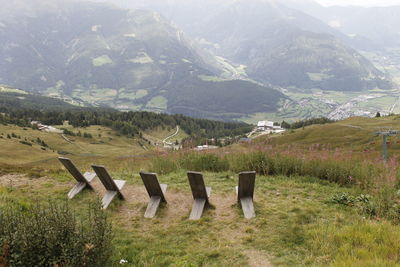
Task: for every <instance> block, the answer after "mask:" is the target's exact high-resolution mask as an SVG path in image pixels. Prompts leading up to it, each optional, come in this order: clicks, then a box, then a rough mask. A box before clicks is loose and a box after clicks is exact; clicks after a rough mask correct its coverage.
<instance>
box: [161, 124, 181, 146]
mask: <svg viewBox="0 0 400 267" xmlns="http://www.w3.org/2000/svg"><path fill="white" fill-rule="evenodd" d="M178 133H179V126H178V125H177V126H176V132H175V133H174V134H171V135H170V136H168V137H166V138H165V139H164V140H163V143H164V144H165V143H167V140H168V139H170V138H172V137H174V136H176V135H177V134H178Z"/></svg>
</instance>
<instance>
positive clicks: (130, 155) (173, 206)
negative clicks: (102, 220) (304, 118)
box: [0, 118, 400, 266]
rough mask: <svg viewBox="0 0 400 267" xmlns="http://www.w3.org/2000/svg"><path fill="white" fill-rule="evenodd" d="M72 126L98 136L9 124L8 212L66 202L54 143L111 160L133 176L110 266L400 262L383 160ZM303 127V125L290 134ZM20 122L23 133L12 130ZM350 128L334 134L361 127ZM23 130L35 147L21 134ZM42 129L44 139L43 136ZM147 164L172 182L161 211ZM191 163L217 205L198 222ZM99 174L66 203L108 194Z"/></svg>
mask: <svg viewBox="0 0 400 267" xmlns="http://www.w3.org/2000/svg"><path fill="white" fill-rule="evenodd" d="M341 123H343V124H345V125H349V124H353V123H354V124H357V123H358V125H361V126H365V127H367V128H374V127H375V126H377V125H378V126H380V125H386V124H388V123H391V121H390V120H389V119H388V118H383V119H381V121H365V120H363V119H358V118H355V119H353V120H349V121H344V122H341ZM333 125H335V124H329V125H325V126H323V127H329V126H333ZM361 126H360V127H361ZM63 127H66V128H68V129H70V130H72V131H82V132H87V133H90V134H91V135H92V138H84V137H68V138H70V139H73V140H70V142H68V141H66V140H65V139H63V138H62V137H61V136H59V135H58V134H56V133H44V132H40V131H37V130H32V129H24V128H22V127H17V126H13V125H7V126H5V125H1V126H0V145H1V147H3V148H6V149H2V150H1V151H0V162H1V164H0V200H1V201H0V203H1V204H0V211H2V210H3V209H5V208H7V207H11V206H9V205H14V206H13V207H23V209H24V210H25V211H26V210H28V209H29V208H30V207H34V205H36V203H46V202H48V201H50V202H52V204H53V205H55V204H60V205H62V204H63V203H65V199H66V197H67V196H66V195H67V193H68V191H69V190H70V188H71V187H72V186H73V185H74V180H73V179H72V178H71V176H70V175H69V174H68V173H67V172H66V171H65V170H64V169H62V167H61V165H60V163H59V162H58V161H57V159H56V158H57V156H59V155H60V152H61V151H58V153H57V152H56V151H54V152H53V149H56V150H63V152H62V153H61V154H62V155H63V156H66V157H70V158H72V159H73V160H74V162H76V164H77V166H78V167H79V169H80V170H82V171H90V164H104V165H105V166H106V167H107V168H108V170H109V172H110V174H111V175H112V176H113V178H115V179H124V180H127V185H126V186H125V187H124V188H123V190H122V193H123V194H124V195H125V196H126V199H125V200H124V201H122V200H116V201H115V202H114V203H112V205H111V206H110V207H109V208H108V209H107V211H106V215H107V216H108V217H109V219H110V222H111V224H112V231H113V235H114V238H113V241H112V247H113V248H114V250H113V251H112V253H111V256H110V258H109V262H107V263H103V264H105V265H106V266H119V265H120V262H121V261H122V260H124V262H125V261H126V262H125V265H126V266H198V265H205V266H225V265H231V266H303V265H317V266H320V265H332V266H337V265H338V266H365V265H378V266H387V265H396V264H397V263H398V262H399V259H398V255H399V254H398V252H399V249H400V248H399V247H398V246H396V245H393V244H397V243H398V242H399V240H400V230H399V227H398V222H399V220H400V218H399V216H398V213H396V210H397V206H396V204H395V203H397V201H398V194H396V192H397V186H396V185H394V186H393V185H392V184H390V183H389V181H390V180H384V179H386V178H390V177H391V176H390V175H392V174H391V173H392V172H391V170H390V168H387V165H382V164H381V163H380V162H374V164H373V165H372V164H371V163H370V162H366V161H360V160H358V159H357V158H349V157H348V156H346V157H343V156H344V155H345V154H341V156H340V157H338V158H333V157H331V158H327V157H319V156H318V155H323V153H324V152H323V151H321V152H318V151H314V152H313V153H314V154H313V155H311V156H305V154H301V155H300V156H297V157H294V156H293V155H295V153H298V151H297V152H296V151H295V150H294V148H292V149H289V150H288V149H286V150H285V151H281V152H280V153H279V154H277V153H275V152H271V151H270V150H269V148H267V149H265V150H262V148H260V147H259V146H258V144H257V143H256V144H255V146H258V147H257V148H252V147H251V146H253V145H240V146H237V145H236V146H233V147H231V148H224V149H222V150H216V151H214V152H213V153H210V152H198V153H194V152H190V151H184V152H171V153H168V154H166V155H160V154H159V153H158V152H157V151H156V150H153V149H151V148H150V147H149V148H150V149H149V150H146V149H144V148H143V147H141V146H140V144H139V140H138V139H136V140H135V139H131V138H126V137H121V136H118V134H116V133H115V132H114V131H112V130H111V129H109V128H105V127H101V126H91V127H85V128H72V127H71V126H68V125H64V126H63ZM316 127H317V126H311V127H306V130H308V129H311V130H312V129H315V128H316ZM348 128H351V127H348ZM306 130H304V131H306ZM325 130H327V129H325ZM297 131H299V132H300V131H303V130H302V129H299V130H296V131H295V133H292V135H296V134H297V133H296V132H297ZM321 132H322V130H321ZM12 133H14V134H15V135H16V136H17V137H11V138H7V137H6V136H7V135H8V134H10V135H11V134H12ZM324 133H325V134H323V135H322V136H321V137H320V138H321V139H319V140H320V141H321V142H322V139H323V138H324V136H325V137H326V138H327V139H329V135H327V134H326V131H324ZM99 134H100V135H101V136H100V135H99ZM345 134H346V135H345V136H343V137H342V139H341V140H339V141H338V140H336V142H342V143H343V142H344V141H343V140H346V136H347V135H350V136H354V137H355V136H356V135H358V134H357V132H355V131H354V132H346V133H345ZM152 135H153V136H156V135H157V134H156V133H152ZM19 137H20V138H19ZM159 137H161V136H159ZM25 138H26V139H27V141H28V142H32V146H30V145H26V144H22V143H20V141H23V140H25ZM37 138H40V140H43V141H44V142H45V143H46V144H47V146H46V147H43V146H41V145H39V144H38V143H35V140H37ZM278 138H283V137H276V138H275V139H278ZM31 139H34V140H33V141H32V140H31ZM299 139H300V138H299ZM331 141H334V140H331ZM331 141H328V140H326V142H331ZM310 142H311V140H310ZM291 152H294V153H292V156H288V155H289V153H291ZM273 153H274V154H273ZM285 153H286V156H284V154H285ZM318 153H321V154H318ZM304 157H306V159H304ZM300 158H301V159H300ZM249 169H252V170H256V171H257V180H256V190H255V195H254V201H255V211H256V218H254V219H251V220H246V219H244V218H243V215H242V211H241V209H240V206H239V205H238V204H237V199H236V195H235V185H237V173H238V172H239V171H243V170H249ZM140 170H146V171H154V172H157V173H158V174H159V175H158V178H159V180H160V182H162V183H166V184H168V190H167V193H166V198H167V201H168V204H166V205H164V206H162V207H161V209H160V210H159V212H158V213H157V215H156V218H154V219H145V218H143V214H144V211H145V209H146V205H147V202H148V195H147V193H146V191H145V188H144V186H143V183H142V181H141V180H140V176H139V175H138V173H139V171H140ZM186 170H197V171H202V172H203V173H204V177H205V183H206V185H207V186H211V187H212V193H211V197H210V203H211V206H210V208H208V209H206V211H205V212H204V214H203V216H202V218H201V219H200V220H199V221H189V220H188V216H189V213H190V209H191V204H192V201H193V200H192V195H191V192H190V188H189V184H188V181H187V177H186V173H185V171H186ZM378 173H379V175H380V176H379V179H378V178H373V179H371V181H370V183H371V184H368V183H367V181H368V179H370V178H369V177H371V175H375V174H378ZM349 175H350V177H352V180H351V181H350V182H348V181H349V180H348V177H349ZM373 177H378V176H373ZM335 181H336V182H335ZM382 181H385V183H386V184H385V185H382V184H381V182H382ZM92 185H93V187H94V189H95V190H94V191H90V190H87V191H84V192H83V193H81V194H79V195H78V196H77V197H76V198H74V199H73V200H70V201H69V202H68V203H69V206H70V209H71V210H73V211H75V212H76V214H77V216H78V217H80V216H83V215H82V214H83V213H84V209H85V208H86V207H87V204H88V203H92V202H93V201H96V199H98V197H101V196H102V194H103V193H104V189H103V187H102V186H101V184H100V182H99V180H98V179H95V181H94V182H93V183H92ZM376 185H379V186H380V187H379V190H377V187H375V186H376ZM0 233H1V232H0ZM1 240H2V239H1V235H0V242H1ZM193 242H196V246H193V245H192V244H193ZM366 251H368V253H366ZM0 255H1V256H2V257H3V258H2V260H4V259H7V256H6V257H4V254H0Z"/></svg>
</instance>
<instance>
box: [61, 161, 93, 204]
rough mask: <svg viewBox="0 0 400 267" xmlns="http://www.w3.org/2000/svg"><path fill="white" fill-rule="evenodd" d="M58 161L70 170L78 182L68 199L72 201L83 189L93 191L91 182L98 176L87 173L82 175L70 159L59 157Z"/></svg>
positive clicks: (69, 193)
mask: <svg viewBox="0 0 400 267" xmlns="http://www.w3.org/2000/svg"><path fill="white" fill-rule="evenodd" d="M58 160H59V161H60V162H61V163H62V164H63V165H64V167H65V168H66V169H67V170H68V172H69V173H70V174H71V175H72V177H74V178H75V180H76V181H77V182H78V183H77V184H76V185H75V186H74V187H73V188H72V189H71V190H70V191H69V192H68V198H69V199H72V198H73V197H74V196H76V195H77V194H78V193H79V192H81V191H82V190H83V189H85V188H88V189H91V190H93V187H92V186H91V185H90V182H91V181H92V180H93V179H94V178H95V177H96V174H95V173H93V172H85V173H84V174H83V175H82V173H81V172H80V171H79V170H78V168H76V166H75V164H74V163H73V162H72V161H71V160H70V159H68V158H63V157H59V158H58Z"/></svg>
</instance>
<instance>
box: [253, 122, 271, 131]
mask: <svg viewBox="0 0 400 267" xmlns="http://www.w3.org/2000/svg"><path fill="white" fill-rule="evenodd" d="M273 128H274V122H273V121H259V122H258V123H257V129H258V130H261V131H265V130H268V129H273Z"/></svg>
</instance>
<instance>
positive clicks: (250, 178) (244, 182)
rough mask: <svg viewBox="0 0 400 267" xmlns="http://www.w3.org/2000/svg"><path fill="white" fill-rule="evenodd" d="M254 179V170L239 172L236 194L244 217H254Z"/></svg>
mask: <svg viewBox="0 0 400 267" xmlns="http://www.w3.org/2000/svg"><path fill="white" fill-rule="evenodd" d="M255 180H256V172H254V171H252V172H241V173H239V186H237V187H236V194H237V196H238V202H239V204H240V205H241V207H242V210H243V214H244V217H245V218H246V219H251V218H254V217H256V213H255V212H254V204H253V196H254V184H255Z"/></svg>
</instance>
